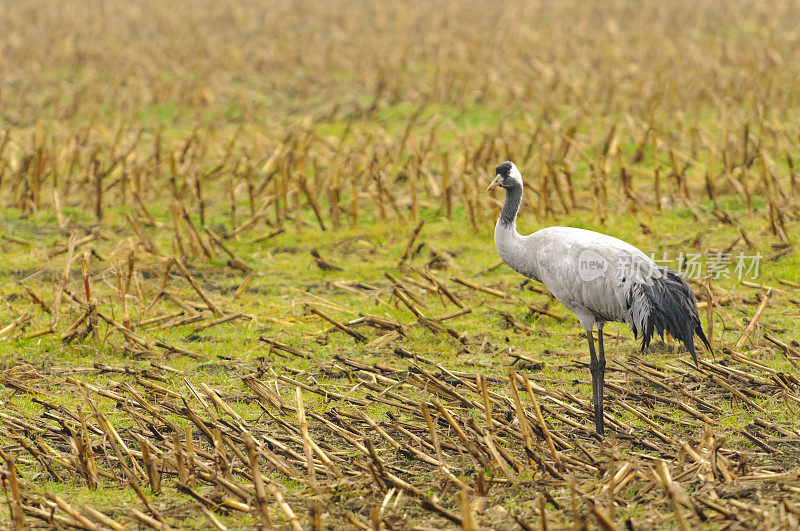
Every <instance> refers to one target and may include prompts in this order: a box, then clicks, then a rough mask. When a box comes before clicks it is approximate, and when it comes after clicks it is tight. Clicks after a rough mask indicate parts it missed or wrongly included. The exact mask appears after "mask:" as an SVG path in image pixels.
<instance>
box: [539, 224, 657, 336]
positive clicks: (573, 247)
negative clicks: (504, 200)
mask: <svg viewBox="0 0 800 531" xmlns="http://www.w3.org/2000/svg"><path fill="white" fill-rule="evenodd" d="M526 246H527V247H528V248H529V249H530V250H531V252H532V254H534V255H535V263H536V271H535V278H537V279H538V280H540V281H541V282H543V283H544V284H545V285H546V286H547V287H548V289H549V290H550V292H551V293H552V294H553V296H554V297H556V298H557V299H558V300H559V301H561V303H562V304H564V306H566V307H567V308H569V309H570V310H572V311H573V312H575V313H576V314H578V316H579V317H581V314H582V313H583V314H586V313H587V312H591V313H592V314H594V315H595V316H596V317H597V318H599V319H601V320H607V321H623V322H627V320H628V317H629V293H630V289H631V286H632V285H634V284H644V285H652V284H653V282H654V281H655V280H657V279H660V278H661V276H662V272H661V269H660V268H659V267H658V266H657V265H656V263H655V262H653V260H651V259H650V258H649V257H648V256H647V255H646V254H644V253H643V252H642V251H640V250H639V249H637V248H636V247H634V246H633V245H631V244H629V243H626V242H624V241H622V240H619V239H617V238H614V237H612V236H608V235H605V234H600V233H597V232H592V231H587V230H583V229H575V228H571V227H550V228H548V229H543V230H541V231H538V232H535V233H534V234H531V235H530V236H528V237H526Z"/></svg>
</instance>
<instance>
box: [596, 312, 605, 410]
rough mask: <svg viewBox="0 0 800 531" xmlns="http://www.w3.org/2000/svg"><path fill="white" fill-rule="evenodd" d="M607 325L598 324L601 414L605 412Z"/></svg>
mask: <svg viewBox="0 0 800 531" xmlns="http://www.w3.org/2000/svg"><path fill="white" fill-rule="evenodd" d="M604 325H605V323H598V325H597V353H598V354H599V355H600V359H599V360H598V362H599V369H600V393H599V395H598V396H599V398H600V413H601V414H602V412H603V394H604V392H605V386H606V351H605V349H604V348H603V326H604Z"/></svg>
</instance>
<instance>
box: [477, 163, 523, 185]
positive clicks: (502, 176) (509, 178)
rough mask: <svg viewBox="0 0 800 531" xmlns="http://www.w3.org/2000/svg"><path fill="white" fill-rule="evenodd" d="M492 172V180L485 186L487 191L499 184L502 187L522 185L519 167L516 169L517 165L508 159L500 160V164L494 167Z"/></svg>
mask: <svg viewBox="0 0 800 531" xmlns="http://www.w3.org/2000/svg"><path fill="white" fill-rule="evenodd" d="M494 173H495V176H494V181H492V183H491V184H490V185H489V186H488V188H486V191H487V192H488V191H489V190H491V189H492V188H494V187H495V186H501V187H503V188H511V187H513V186H522V174H521V173H520V172H519V169H517V166H516V165H515V164H514V163H513V162H511V161H510V160H507V161H505V162H501V163H500V165H499V166H498V167H497V168H495V169H494Z"/></svg>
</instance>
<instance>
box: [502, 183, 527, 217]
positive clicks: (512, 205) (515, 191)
mask: <svg viewBox="0 0 800 531" xmlns="http://www.w3.org/2000/svg"><path fill="white" fill-rule="evenodd" d="M521 204H522V185H519V184H515V185H514V186H511V187H509V188H506V202H505V203H503V210H502V212H500V223H501V224H502V225H503V226H506V227H508V226H511V225H514V223H515V222H516V220H517V213H518V212H519V206H520V205H521Z"/></svg>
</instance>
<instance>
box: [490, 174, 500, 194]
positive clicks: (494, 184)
mask: <svg viewBox="0 0 800 531" xmlns="http://www.w3.org/2000/svg"><path fill="white" fill-rule="evenodd" d="M501 182H503V176H502V175H496V176H495V178H494V181H492V183H491V184H490V185H489V186H487V187H486V191H487V192H488V191H489V190H491V189H492V188H494V187H496V186H498V185H499V184H500V183H501Z"/></svg>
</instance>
